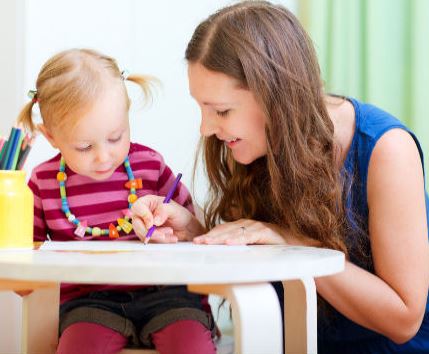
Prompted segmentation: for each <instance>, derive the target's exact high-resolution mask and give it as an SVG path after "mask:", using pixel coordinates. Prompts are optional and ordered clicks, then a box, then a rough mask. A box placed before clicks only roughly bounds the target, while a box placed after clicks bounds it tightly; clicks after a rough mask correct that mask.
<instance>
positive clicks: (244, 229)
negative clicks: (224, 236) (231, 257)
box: [240, 226, 246, 236]
mask: <svg viewBox="0 0 429 354" xmlns="http://www.w3.org/2000/svg"><path fill="white" fill-rule="evenodd" d="M240 229H241V236H244V233H245V232H246V228H245V227H244V226H240Z"/></svg>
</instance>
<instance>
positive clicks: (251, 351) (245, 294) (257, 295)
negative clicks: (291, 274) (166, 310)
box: [188, 283, 283, 354]
mask: <svg viewBox="0 0 429 354" xmlns="http://www.w3.org/2000/svg"><path fill="white" fill-rule="evenodd" d="M188 289H189V291H192V292H196V293H200V294H207V295H208V294H216V295H220V296H223V297H225V298H226V299H227V300H228V301H229V303H230V304H231V308H232V321H233V324H234V338H235V353H239V354H261V353H270V354H281V353H282V350H283V347H282V323H281V314H280V306H279V302H278V298H277V294H276V292H275V290H274V288H273V287H272V286H271V284H268V283H266V284H265V283H258V284H239V285H232V284H221V285H219V284H214V285H188Z"/></svg>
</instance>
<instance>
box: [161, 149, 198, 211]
mask: <svg viewBox="0 0 429 354" xmlns="http://www.w3.org/2000/svg"><path fill="white" fill-rule="evenodd" d="M160 162H161V164H160V171H159V172H160V174H159V179H158V195H161V196H165V195H167V193H168V191H169V189H170V187H171V186H172V185H173V183H174V180H175V179H176V176H175V175H174V174H173V172H172V171H171V169H170V167H168V166H167V165H166V164H165V162H164V159H163V158H162V157H161V161H160ZM173 200H174V201H175V202H176V203H178V204H180V205H183V206H184V207H185V208H187V209H188V210H189V211H190V212H191V213H192V214H194V206H193V204H192V197H191V194H190V193H189V191H188V189H187V188H186V187H185V185H184V184H183V183H182V182H179V184H178V186H177V189H176V192H175V193H174V194H173Z"/></svg>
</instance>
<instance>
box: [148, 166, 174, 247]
mask: <svg viewBox="0 0 429 354" xmlns="http://www.w3.org/2000/svg"><path fill="white" fill-rule="evenodd" d="M181 178H182V174H181V173H178V174H177V177H176V180H175V181H174V183H173V185H172V186H171V188H170V190H169V191H168V193H167V195H166V196H165V198H164V201H163V203H164V204H167V203H169V202H170V199H171V198H172V197H173V194H174V192H175V191H176V188H177V185H178V184H179V181H180V179H181ZM155 229H156V226H155V225H152V227H151V228H150V229H149V230H148V232H147V234H146V237H145V239H144V244H145V245H147V244H148V243H149V240H150V238H151V236H152V234H153V232H154V231H155Z"/></svg>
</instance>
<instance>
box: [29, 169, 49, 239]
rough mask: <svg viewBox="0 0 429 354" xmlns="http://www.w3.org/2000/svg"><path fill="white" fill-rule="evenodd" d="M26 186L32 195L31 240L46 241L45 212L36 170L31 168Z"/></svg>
mask: <svg viewBox="0 0 429 354" xmlns="http://www.w3.org/2000/svg"><path fill="white" fill-rule="evenodd" d="M28 186H29V187H30V189H31V191H32V192H33V195H34V228H33V240H34V241H46V235H47V227H46V222H45V214H44V212H43V206H42V198H41V197H40V190H39V184H38V180H37V175H36V172H35V171H34V170H33V172H32V174H31V178H30V180H29V181H28Z"/></svg>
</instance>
